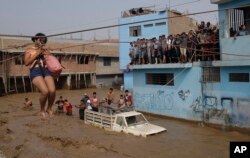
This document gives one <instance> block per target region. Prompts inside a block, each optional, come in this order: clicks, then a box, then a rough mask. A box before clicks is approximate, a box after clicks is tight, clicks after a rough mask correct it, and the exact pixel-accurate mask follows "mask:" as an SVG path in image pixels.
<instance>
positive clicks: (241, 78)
mask: <svg viewBox="0 0 250 158" xmlns="http://www.w3.org/2000/svg"><path fill="white" fill-rule="evenodd" d="M229 82H249V73H229Z"/></svg>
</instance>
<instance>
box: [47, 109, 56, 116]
mask: <svg viewBox="0 0 250 158" xmlns="http://www.w3.org/2000/svg"><path fill="white" fill-rule="evenodd" d="M46 112H47V113H48V114H49V117H53V116H54V114H53V111H52V110H46Z"/></svg>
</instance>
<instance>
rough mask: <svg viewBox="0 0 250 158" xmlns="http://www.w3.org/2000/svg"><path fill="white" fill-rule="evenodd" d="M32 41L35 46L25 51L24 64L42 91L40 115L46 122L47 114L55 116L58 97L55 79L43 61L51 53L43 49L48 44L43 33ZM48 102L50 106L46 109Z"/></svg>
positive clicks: (34, 82)
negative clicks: (45, 55) (55, 102)
mask: <svg viewBox="0 0 250 158" xmlns="http://www.w3.org/2000/svg"><path fill="white" fill-rule="evenodd" d="M31 40H32V41H33V42H34V46H33V47H31V48H28V49H27V50H26V51H25V54H24V63H25V65H26V66H29V68H30V79H31V81H32V83H33V84H34V85H35V86H36V87H37V88H38V90H39V91H40V99H39V101H40V106H41V111H40V115H41V119H42V120H45V118H46V112H47V113H48V114H49V116H50V117H51V116H52V115H53V112H52V105H53V104H54V101H55V95H56V87H55V82H54V78H53V77H52V73H51V72H50V71H49V70H48V68H47V67H46V65H45V63H44V60H43V55H44V54H48V53H50V52H49V51H47V50H45V49H43V46H45V44H46V43H47V37H46V36H45V35H44V34H43V33H37V34H36V35H35V36H34V37H32V38H31ZM47 100H48V106H47V108H46V109H45V104H46V102H47Z"/></svg>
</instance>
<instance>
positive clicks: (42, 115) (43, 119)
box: [40, 111, 46, 121]
mask: <svg viewBox="0 0 250 158" xmlns="http://www.w3.org/2000/svg"><path fill="white" fill-rule="evenodd" d="M40 116H41V120H42V121H45V120H46V115H45V112H44V111H41V112H40Z"/></svg>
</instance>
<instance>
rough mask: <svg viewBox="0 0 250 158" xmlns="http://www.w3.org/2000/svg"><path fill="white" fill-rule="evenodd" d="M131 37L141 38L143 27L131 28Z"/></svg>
mask: <svg viewBox="0 0 250 158" xmlns="http://www.w3.org/2000/svg"><path fill="white" fill-rule="evenodd" d="M129 36H130V37H137V36H141V26H132V27H129Z"/></svg>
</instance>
